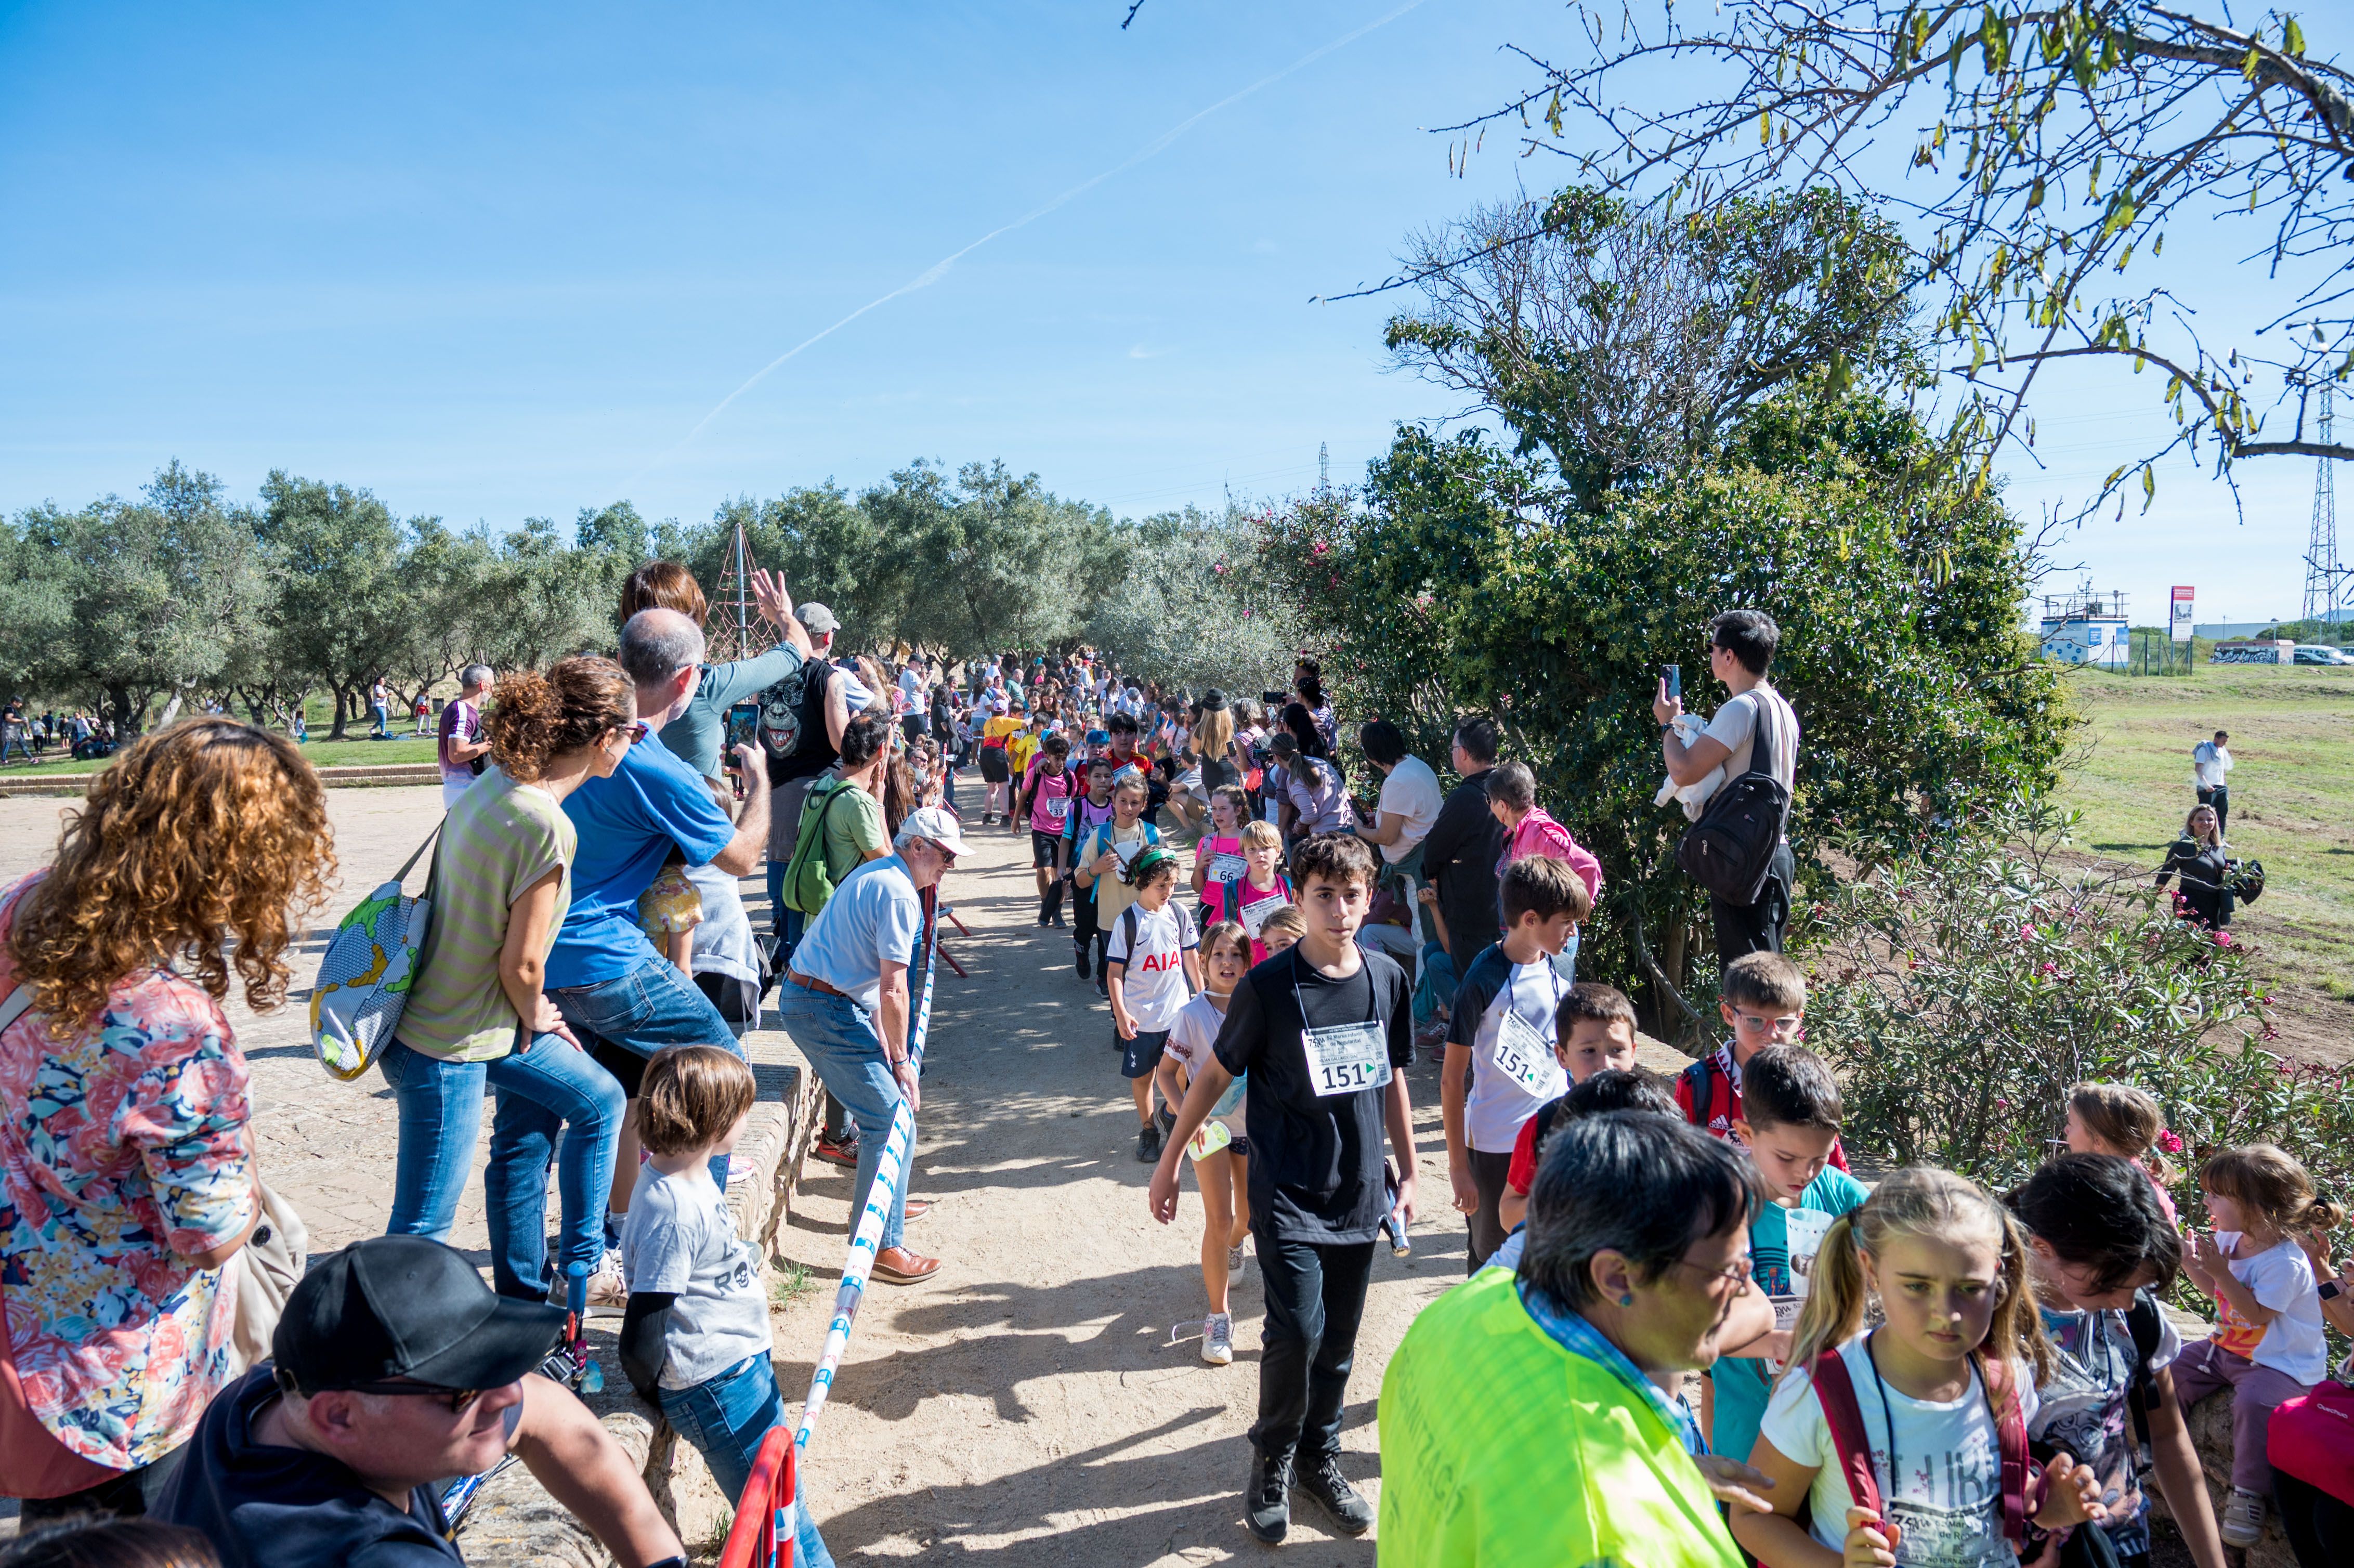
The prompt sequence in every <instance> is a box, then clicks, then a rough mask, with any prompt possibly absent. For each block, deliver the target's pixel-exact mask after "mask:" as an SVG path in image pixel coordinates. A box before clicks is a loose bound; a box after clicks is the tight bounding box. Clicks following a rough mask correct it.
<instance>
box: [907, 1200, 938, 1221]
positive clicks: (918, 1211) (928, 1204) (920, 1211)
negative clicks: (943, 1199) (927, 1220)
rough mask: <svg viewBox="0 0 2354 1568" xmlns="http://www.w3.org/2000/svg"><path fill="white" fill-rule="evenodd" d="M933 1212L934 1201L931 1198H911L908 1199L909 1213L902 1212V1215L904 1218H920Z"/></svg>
mask: <svg viewBox="0 0 2354 1568" xmlns="http://www.w3.org/2000/svg"><path fill="white" fill-rule="evenodd" d="M931 1212H932V1201H931V1200H930V1199H929V1198H910V1199H908V1200H907V1213H904V1214H902V1215H901V1216H900V1217H901V1218H902V1219H909V1220H920V1219H922V1218H923V1217H924V1216H925V1215H926V1214H928V1213H931Z"/></svg>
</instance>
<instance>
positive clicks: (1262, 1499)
mask: <svg viewBox="0 0 2354 1568" xmlns="http://www.w3.org/2000/svg"><path fill="white" fill-rule="evenodd" d="M1243 1522H1244V1523H1246V1524H1247V1525H1249V1526H1250V1532H1251V1533H1252V1534H1253V1535H1256V1536H1257V1537H1258V1538H1259V1539H1260V1540H1261V1541H1264V1542H1267V1544H1268V1545H1269V1546H1273V1545H1274V1544H1276V1543H1277V1542H1279V1541H1281V1540H1282V1539H1283V1538H1284V1537H1285V1536H1287V1535H1288V1534H1290V1533H1291V1460H1290V1457H1288V1456H1286V1457H1283V1458H1280V1459H1277V1458H1270V1457H1268V1456H1267V1455H1265V1454H1262V1453H1260V1452H1259V1451H1258V1450H1257V1449H1256V1448H1254V1449H1252V1450H1251V1473H1250V1487H1249V1489H1247V1490H1246V1491H1245V1492H1244V1493H1243Z"/></svg>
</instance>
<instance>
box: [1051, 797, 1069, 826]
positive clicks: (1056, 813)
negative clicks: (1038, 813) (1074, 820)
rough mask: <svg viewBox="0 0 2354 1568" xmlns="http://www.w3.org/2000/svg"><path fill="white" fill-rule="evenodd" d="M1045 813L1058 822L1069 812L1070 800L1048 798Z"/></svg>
mask: <svg viewBox="0 0 2354 1568" xmlns="http://www.w3.org/2000/svg"><path fill="white" fill-rule="evenodd" d="M1046 814H1047V815H1048V816H1050V817H1052V818H1054V819H1055V821H1058V822H1059V821H1062V820H1063V819H1064V818H1066V817H1067V816H1069V815H1070V814H1071V802H1070V801H1069V800H1049V801H1047V802H1046Z"/></svg>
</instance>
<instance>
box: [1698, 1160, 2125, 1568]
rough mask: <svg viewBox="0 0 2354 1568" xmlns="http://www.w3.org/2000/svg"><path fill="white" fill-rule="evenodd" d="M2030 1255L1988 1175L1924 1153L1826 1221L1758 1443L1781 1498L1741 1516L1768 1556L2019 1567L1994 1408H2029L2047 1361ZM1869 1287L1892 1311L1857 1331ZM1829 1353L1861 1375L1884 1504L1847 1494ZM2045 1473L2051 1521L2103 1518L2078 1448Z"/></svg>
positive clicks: (2040, 1517) (1775, 1559) (1769, 1565)
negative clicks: (1804, 1519) (1880, 1507)
mask: <svg viewBox="0 0 2354 1568" xmlns="http://www.w3.org/2000/svg"><path fill="white" fill-rule="evenodd" d="M2028 1256H2029V1252H2028V1242H2027V1237H2026V1235H2025V1234H2024V1233H2023V1232H2021V1231H2020V1228H2019V1224H2018V1222H2017V1221H2016V1220H2014V1219H2012V1218H2011V1216H2010V1214H2009V1212H2008V1211H2006V1210H2005V1209H2004V1208H2003V1207H2002V1206H2001V1205H2000V1204H1999V1203H1997V1202H1995V1201H1994V1200H1993V1199H1992V1198H1990V1197H1988V1195H1987V1193H1986V1192H1985V1191H1984V1189H1982V1188H1980V1187H1979V1186H1978V1184H1977V1183H1976V1182H1973V1181H1967V1180H1966V1179H1965V1178H1963V1177H1960V1176H1956V1175H1955V1174H1954V1173H1953V1172H1952V1171H1938V1170H1934V1169H1931V1168H1928V1167H1925V1166H1916V1167H1912V1168H1909V1169H1906V1170H1903V1171H1897V1172H1896V1173H1895V1174H1893V1175H1892V1176H1890V1177H1889V1178H1888V1179H1887V1180H1886V1181H1882V1183H1881V1184H1880V1186H1879V1187H1878V1188H1877V1189H1876V1190H1875V1191H1874V1192H1872V1196H1871V1198H1870V1199H1868V1200H1867V1201H1866V1202H1864V1203H1863V1205H1862V1206H1861V1208H1858V1209H1856V1210H1855V1211H1853V1212H1852V1213H1847V1214H1842V1215H1840V1217H1839V1218H1838V1219H1836V1220H1833V1221H1832V1222H1831V1226H1830V1229H1829V1232H1828V1233H1827V1234H1825V1235H1824V1237H1823V1241H1822V1245H1821V1248H1820V1250H1819V1252H1818V1253H1817V1254H1816V1258H1815V1269H1814V1275H1813V1288H1812V1289H1811V1290H1810V1291H1809V1293H1808V1297H1807V1305H1806V1308H1805V1310H1804V1312H1803V1313H1802V1314H1801V1315H1800V1317H1799V1319H1798V1328H1797V1343H1796V1344H1795V1345H1794V1346H1793V1348H1792V1351H1791V1357H1790V1365H1789V1368H1788V1370H1787V1371H1786V1372H1783V1374H1782V1378H1781V1381H1780V1382H1779V1383H1777V1384H1776V1387H1775V1390H1774V1394H1773V1397H1772V1400H1771V1402H1770V1403H1769V1404H1767V1406H1766V1410H1765V1421H1764V1423H1763V1424H1762V1425H1761V1426H1760V1427H1759V1431H1758V1438H1757V1446H1756V1447H1755V1448H1754V1449H1753V1450H1752V1451H1751V1453H1750V1456H1749V1462H1750V1464H1752V1465H1754V1466H1755V1467H1757V1468H1758V1469H1760V1470H1762V1471H1764V1472H1765V1474H1766V1476H1768V1477H1769V1478H1772V1480H1773V1482H1774V1486H1773V1488H1772V1489H1770V1490H1768V1491H1766V1492H1765V1493H1764V1494H1763V1495H1765V1496H1766V1497H1769V1498H1771V1499H1773V1501H1774V1511H1773V1512H1772V1513H1763V1514H1761V1513H1747V1512H1743V1511H1741V1510H1734V1514H1733V1518H1732V1524H1733V1534H1734V1539H1735V1540H1736V1541H1738V1542H1740V1543H1741V1544H1742V1545H1743V1547H1744V1548H1745V1549H1747V1551H1748V1552H1749V1553H1750V1554H1751V1555H1752V1556H1754V1557H1755V1558H1756V1559H1757V1561H1758V1562H1759V1563H1763V1564H1765V1568H1837V1565H1839V1564H1841V1563H1845V1564H1848V1565H1850V1568H1868V1565H1871V1564H1875V1563H1877V1564H1888V1563H1897V1564H1903V1565H1906V1568H2015V1565H2016V1564H2017V1563H2018V1561H2019V1556H2018V1550H2017V1542H2013V1541H2012V1540H2010V1539H2009V1537H2008V1536H2007V1535H2006V1534H2005V1531H2004V1522H2003V1507H2002V1446H2001V1436H2000V1430H1999V1424H1998V1420H1997V1414H1996V1413H1997V1412H1998V1411H2002V1412H2004V1413H2006V1414H2009V1413H2011V1412H2012V1411H2013V1410H2014V1409H2015V1412H2016V1415H2017V1419H2018V1421H2019V1423H2020V1425H2021V1426H2022V1427H2023V1426H2024V1425H2025V1424H2026V1423H2027V1422H2028V1421H2031V1420H2032V1419H2033V1417H2034V1414H2035V1385H2036V1383H2038V1382H2039V1381H2040V1380H2041V1378H2043V1377H2044V1376H2046V1375H2048V1373H2049V1372H2050V1370H2051V1367H2052V1345H2051V1341H2050V1340H2046V1339H2045V1338H2044V1335H2043V1325H2042V1322H2041V1319H2039V1318H2038V1316H2037V1314H2036V1310H2035V1292H2034V1289H2033V1287H2032V1286H2031V1284H2030V1283H2029V1281H2028V1276H2027V1259H2028ZM1873 1297H1877V1298H1878V1299H1879V1301H1880V1304H1881V1308H1882V1312H1883V1313H1884V1314H1885V1320H1884V1321H1883V1322H1882V1323H1881V1324H1880V1326H1879V1327H1877V1328H1875V1329H1873V1330H1872V1331H1870V1332H1869V1333H1860V1332H1859V1331H1858V1330H1861V1328H1862V1326H1863V1322H1864V1308H1865V1305H1866V1303H1867V1301H1868V1300H1869V1299H1870V1298H1873ZM1826 1351H1830V1352H1831V1353H1834V1354H1836V1355H1837V1356H1838V1357H1839V1360H1840V1365H1841V1366H1843V1367H1844V1368H1845V1370H1846V1372H1847V1376H1848V1382H1849V1383H1850V1384H1851V1385H1852V1386H1853V1388H1854V1390H1855V1403H1856V1405H1857V1408H1858V1411H1859V1413H1860V1414H1861V1419H1862V1425H1863V1429H1864V1433H1865V1435H1866V1438H1867V1441H1868V1444H1869V1446H1870V1448H1871V1450H1872V1474H1873V1476H1874V1478H1876V1479H1877V1481H1878V1483H1879V1487H1880V1492H1881V1496H1882V1499H1883V1501H1884V1506H1885V1514H1886V1517H1885V1518H1883V1517H1882V1515H1881V1514H1879V1513H1874V1512H1872V1510H1868V1509H1865V1508H1862V1507H1861V1506H1859V1505H1858V1504H1857V1502H1856V1500H1855V1499H1854V1498H1853V1497H1852V1496H1851V1495H1850V1491H1849V1488H1848V1481H1847V1478H1846V1475H1845V1473H1844V1469H1843V1467H1842V1466H1841V1464H1840V1454H1839V1450H1838V1448H1837V1446H1836V1445H1835V1444H1834V1443H1833V1441H1832V1439H1831V1434H1830V1424H1829V1420H1828V1418H1827V1417H1826V1416H1825V1415H1824V1414H1823V1406H1822V1404H1821V1402H1820V1400H1819V1398H1818V1396H1817V1395H1816V1393H1815V1388H1814V1383H1813V1379H1812V1377H1811V1375H1810V1369H1811V1368H1812V1367H1813V1366H1814V1364H1815V1361H1816V1358H1817V1357H1818V1356H1819V1355H1821V1354H1823V1353H1824V1352H1826ZM2044 1485H2045V1493H2044V1500H2043V1504H2042V1507H2041V1510H2038V1511H2037V1512H2036V1513H2035V1521H2036V1522H2037V1523H2038V1524H2041V1525H2044V1526H2046V1527H2048V1528H2055V1529H2056V1528H2058V1527H2059V1526H2062V1525H2069V1524H2077V1523H2081V1522H2083V1521H2084V1520H2087V1519H2097V1518H2099V1517H2100V1516H2101V1509H2100V1504H2099V1502H2098V1501H2097V1495H2098V1492H2097V1489H2098V1485H2099V1483H2098V1482H2097V1481H2096V1480H2095V1479H2094V1475H2093V1471H2092V1469H2091V1468H2090V1467H2087V1466H2084V1465H2080V1464H2078V1463H2077V1462H2076V1461H2075V1460H2074V1459H2073V1457H2069V1456H2067V1455H2064V1454H2062V1455H2054V1456H2053V1457H2052V1462H2051V1464H2050V1465H2049V1466H2048V1467H2046V1468H2045V1471H2044ZM1801 1504H1806V1505H1808V1508H1809V1513H1810V1522H1809V1523H1808V1525H1805V1526H1802V1525H1800V1524H1799V1523H1798V1521H1797V1517H1796V1516H1797V1511H1798V1509H1799V1507H1800V1505H1801ZM1892 1526H1893V1528H1891V1527H1892Z"/></svg>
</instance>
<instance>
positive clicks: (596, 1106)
mask: <svg viewBox="0 0 2354 1568" xmlns="http://www.w3.org/2000/svg"><path fill="white" fill-rule="evenodd" d="M376 1065H377V1066H378V1067H380V1068H381V1069H382V1070H383V1072H384V1078H385V1082H387V1083H388V1084H390V1085H391V1086H392V1092H393V1095H394V1097H396V1098H397V1099H398V1101H399V1105H400V1153H399V1156H398V1160H396V1161H395V1163H394V1166H393V1177H392V1218H391V1220H390V1221H388V1222H387V1224H386V1225H385V1234H387V1235H411V1236H431V1237H432V1238H433V1239H434V1240H436V1241H443V1240H447V1239H448V1237H449V1234H450V1225H451V1222H452V1221H453V1220H455V1219H456V1218H457V1214H458V1197H459V1194H460V1193H461V1192H464V1191H465V1190H466V1174H467V1172H468V1171H471V1170H472V1168H473V1163H474V1135H475V1133H476V1132H477V1131H479V1130H480V1129H481V1128H482V1091H483V1089H484V1087H485V1086H488V1087H489V1088H490V1089H492V1090H493V1091H495V1092H496V1093H497V1095H498V1109H497V1112H496V1114H495V1115H493V1117H492V1118H491V1158H490V1163H489V1165H488V1166H487V1167H486V1168H485V1169H484V1170H483V1171H482V1206H483V1210H484V1216H483V1217H484V1218H485V1219H486V1220H487V1221H488V1223H489V1225H490V1232H491V1279H492V1284H493V1287H494V1288H496V1289H497V1291H498V1293H499V1294H500V1295H502V1296H514V1297H522V1298H528V1299H532V1300H545V1299H546V1296H547V1288H548V1286H549V1284H550V1283H551V1281H552V1280H553V1279H554V1278H555V1277H558V1276H560V1275H562V1273H563V1272H564V1267H565V1266H566V1265H567V1264H573V1263H585V1264H587V1265H588V1269H589V1272H590V1273H592V1274H593V1273H595V1272H596V1270H597V1267H598V1266H599V1264H600V1263H602V1262H603V1261H604V1257H605V1235H604V1219H605V1192H606V1189H607V1188H609V1187H610V1186H611V1185H612V1181H613V1149H614V1144H615V1141H616V1140H617V1139H619V1138H620V1130H621V1110H622V1106H623V1103H624V1102H623V1100H622V1098H621V1086H620V1085H619V1084H617V1083H615V1082H614V1081H613V1075H611V1074H610V1073H608V1072H607V1071H605V1069H604V1068H602V1067H599V1065H597V1064H596V1063H594V1062H592V1061H590V1060H589V1059H588V1053H586V1052H584V1051H576V1050H574V1049H573V1048H572V1046H571V1045H570V1044H567V1043H566V1042H565V1041H564V1040H562V1039H561V1038H559V1037H558V1036H557V1035H554V1034H542V1035H540V1036H538V1037H537V1038H536V1039H535V1040H533V1041H532V1043H531V1046H530V1048H529V1049H528V1050H525V1051H516V1052H510V1053H508V1054H506V1055H504V1056H502V1057H500V1058H499V1059H498V1060H497V1061H495V1062H445V1061H443V1060H441V1059H440V1057H438V1056H428V1055H426V1054H423V1053H422V1052H419V1051H412V1050H410V1049H409V1048H408V1046H406V1045H403V1044H401V1043H400V1042H399V1041H398V1040H395V1041H394V1042H393V1043H392V1044H389V1045H387V1046H386V1047H385V1049H384V1054H382V1055H380V1056H378V1057H377V1058H376ZM567 1127H568V1128H569V1132H568V1134H567V1137H566V1138H565V1139H564V1141H563V1147H562V1149H561V1150H560V1151H559V1150H558V1149H557V1139H556V1135H557V1129H558V1128H567ZM551 1160H553V1161H554V1162H555V1164H556V1168H557V1171H556V1180H557V1193H558V1195H559V1197H560V1198H561V1199H562V1202H563V1228H562V1230H561V1231H560V1232H559V1234H558V1239H557V1260H556V1267H555V1268H554V1269H553V1270H551V1269H550V1268H549V1266H548V1259H547V1167H548V1164H549V1162H550V1161H551Z"/></svg>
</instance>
